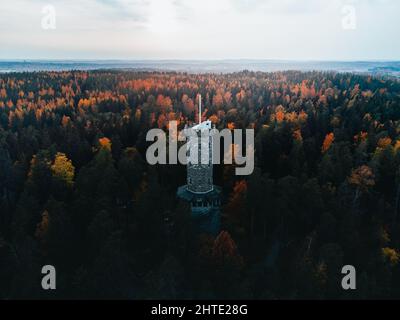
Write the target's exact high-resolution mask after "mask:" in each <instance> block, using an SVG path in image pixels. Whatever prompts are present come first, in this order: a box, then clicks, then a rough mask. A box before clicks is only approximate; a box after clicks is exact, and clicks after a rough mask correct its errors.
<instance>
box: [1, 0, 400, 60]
mask: <svg viewBox="0 0 400 320" xmlns="http://www.w3.org/2000/svg"><path fill="white" fill-rule="evenodd" d="M48 5H51V6H53V7H54V9H55V13H56V16H55V17H56V20H55V22H56V25H55V27H56V28H55V29H46V28H47V27H48V26H49V23H50V24H51V19H50V20H49V19H48V18H47V17H48V16H47V14H48V13H51V11H45V13H43V11H42V10H43V8H44V7H45V6H48ZM353 10H355V11H353ZM353 13H355V15H353ZM354 17H355V19H354ZM43 21H44V23H45V25H46V26H47V27H46V28H43V27H42V24H43ZM49 21H50V22H49ZM0 30H1V31H0V59H243V58H247V59H284V60H400V41H399V31H400V1H399V0H329V1H328V0H48V1H42V0H1V3H0Z"/></svg>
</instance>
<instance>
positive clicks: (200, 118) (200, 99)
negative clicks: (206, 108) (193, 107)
mask: <svg viewBox="0 0 400 320" xmlns="http://www.w3.org/2000/svg"><path fill="white" fill-rule="evenodd" d="M199 124H201V94H199Z"/></svg>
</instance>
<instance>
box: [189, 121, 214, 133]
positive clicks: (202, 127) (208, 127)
mask: <svg viewBox="0 0 400 320" xmlns="http://www.w3.org/2000/svg"><path fill="white" fill-rule="evenodd" d="M191 129H192V130H196V131H202V130H211V121H210V120H206V121H203V122H201V123H199V124H197V125H195V126H194V127H192V128H191Z"/></svg>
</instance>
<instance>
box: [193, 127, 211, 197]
mask: <svg viewBox="0 0 400 320" xmlns="http://www.w3.org/2000/svg"><path fill="white" fill-rule="evenodd" d="M200 141H201V143H199V142H200ZM201 145H203V148H204V150H206V154H202V148H201ZM188 152H189V157H188V158H189V161H188V164H187V186H188V190H189V191H191V192H194V193H206V192H210V191H212V190H213V164H212V138H211V136H207V135H206V138H205V135H204V131H203V136H202V135H201V131H200V130H199V131H197V140H196V139H194V140H193V141H191V140H190V139H189V142H188ZM193 152H197V157H195V158H196V159H197V161H193V162H194V163H192V161H191V160H190V159H193V158H192V157H191V154H190V153H193Z"/></svg>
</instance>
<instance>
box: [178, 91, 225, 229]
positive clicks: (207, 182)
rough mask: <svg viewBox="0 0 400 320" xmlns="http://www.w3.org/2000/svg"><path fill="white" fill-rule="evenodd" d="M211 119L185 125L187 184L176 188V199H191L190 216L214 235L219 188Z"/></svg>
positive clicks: (218, 209)
mask: <svg viewBox="0 0 400 320" xmlns="http://www.w3.org/2000/svg"><path fill="white" fill-rule="evenodd" d="M211 129H212V128H211V121H210V120H206V121H203V122H202V121H201V96H199V123H198V124H197V125H195V126H193V127H190V128H189V127H187V126H186V127H185V130H186V135H187V137H188V138H187V139H188V142H187V184H186V185H184V186H181V187H179V188H178V191H177V195H178V197H179V198H181V199H184V200H186V201H188V202H190V205H191V209H192V218H193V220H194V223H195V225H196V227H197V229H198V230H199V232H201V233H209V234H214V235H215V234H217V233H218V231H219V228H220V204H221V203H220V202H221V201H220V194H221V188H220V187H218V186H215V185H213V163H212V158H213V152H212V151H213V143H212V136H211V134H210V133H211Z"/></svg>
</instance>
